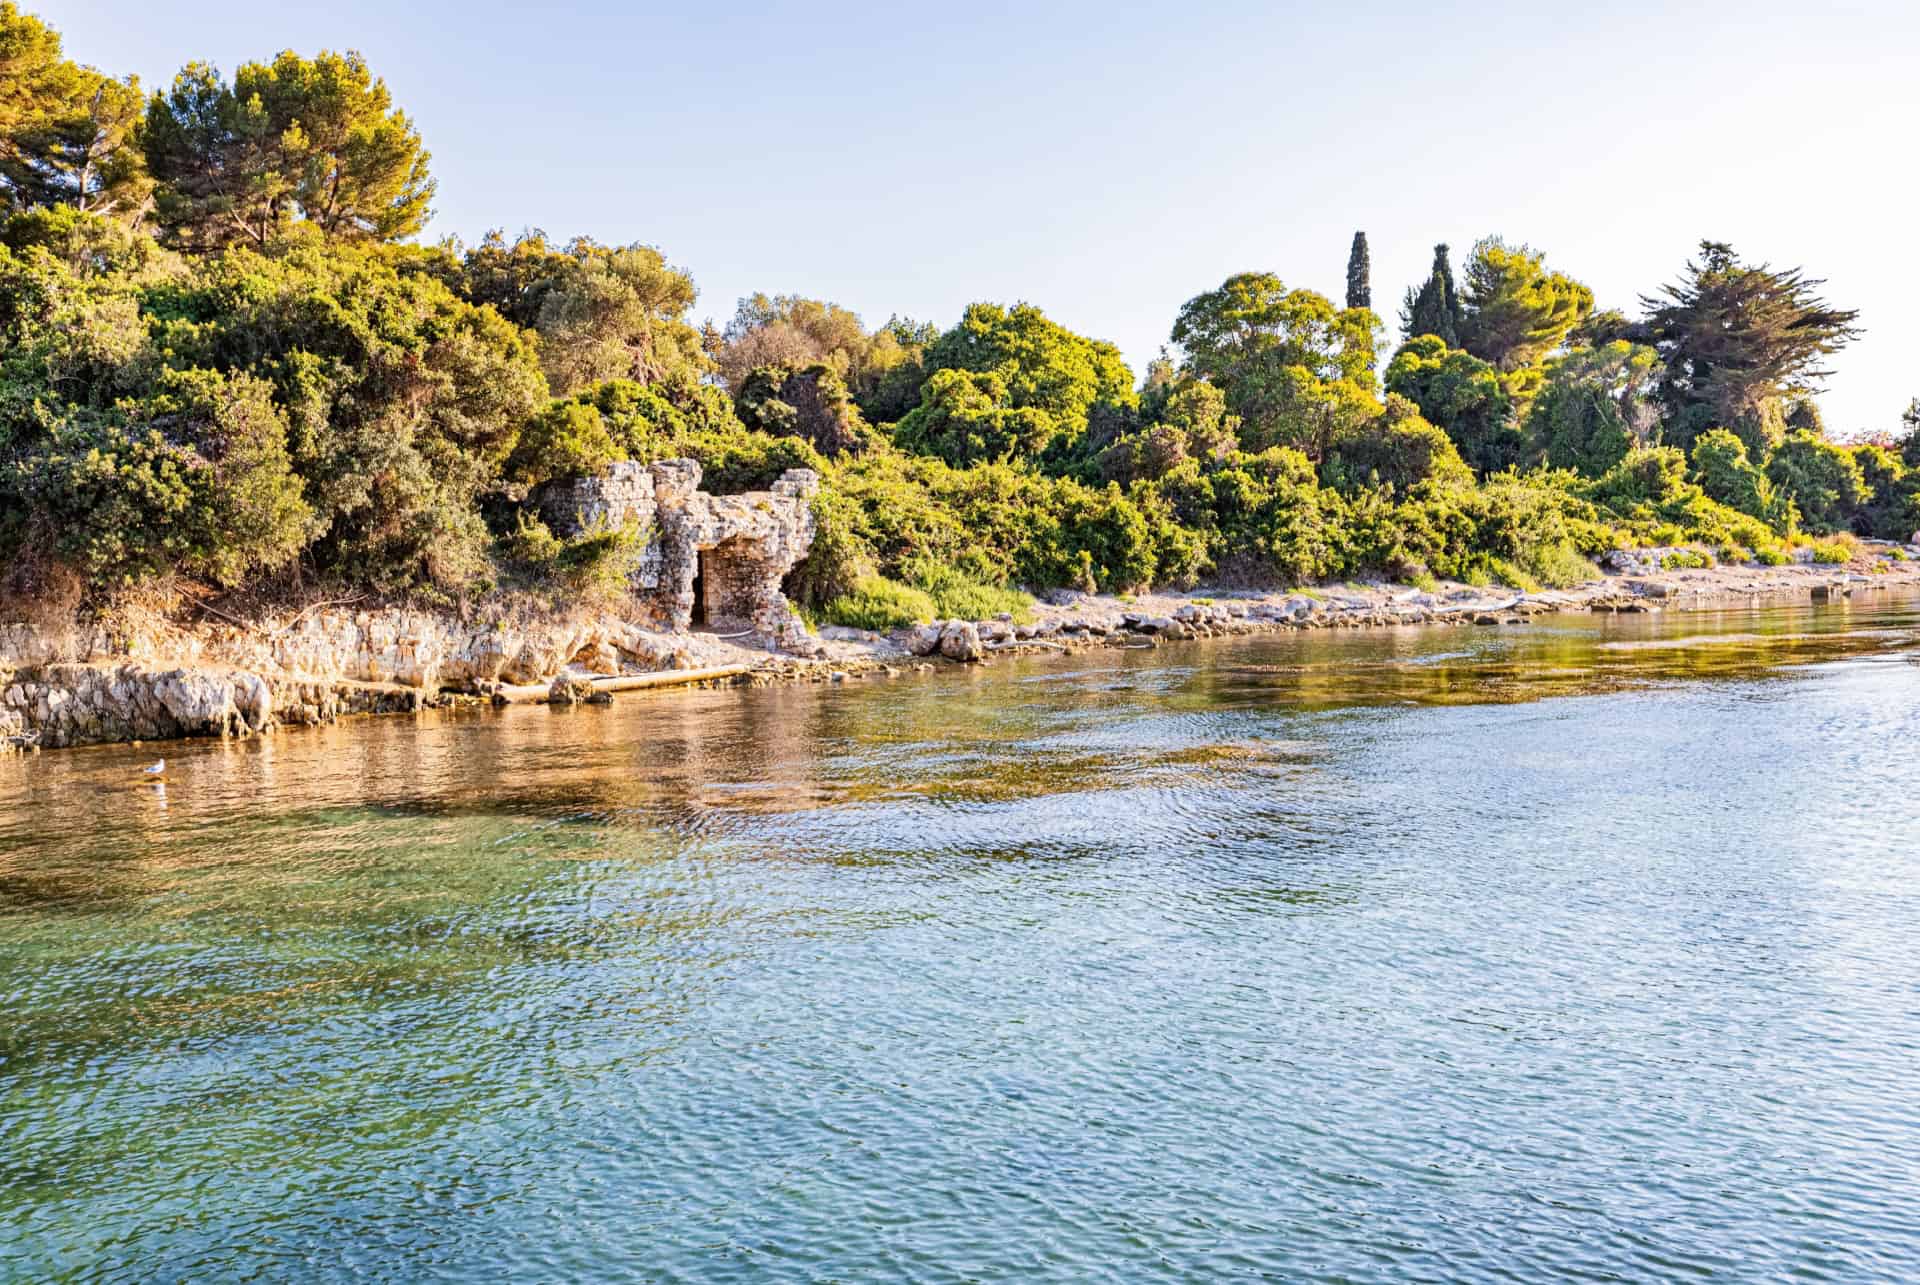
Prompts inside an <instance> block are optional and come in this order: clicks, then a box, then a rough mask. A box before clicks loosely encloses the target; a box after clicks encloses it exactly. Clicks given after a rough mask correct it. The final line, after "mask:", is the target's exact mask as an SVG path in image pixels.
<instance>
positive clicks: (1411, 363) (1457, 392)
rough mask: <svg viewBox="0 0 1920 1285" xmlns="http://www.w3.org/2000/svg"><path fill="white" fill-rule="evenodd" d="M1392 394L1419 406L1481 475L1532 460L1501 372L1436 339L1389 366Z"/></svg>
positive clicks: (1426, 339)
mask: <svg viewBox="0 0 1920 1285" xmlns="http://www.w3.org/2000/svg"><path fill="white" fill-rule="evenodd" d="M1387 391H1388V392H1389V393H1396V394H1398V395H1400V396H1401V397H1404V398H1406V399H1407V400H1409V401H1411V402H1412V403H1413V404H1414V405H1415V406H1418V407H1419V408H1420V413H1421V415H1423V416H1425V417H1426V418H1427V419H1428V420H1429V421H1431V422H1432V423H1434V424H1436V425H1438V426H1439V427H1440V428H1441V429H1442V430H1444V431H1445V432H1446V434H1447V436H1448V437H1449V438H1451V439H1453V443H1454V445H1455V446H1457V447H1459V449H1460V455H1461V458H1463V459H1465V460H1466V462H1467V463H1468V464H1469V465H1471V466H1472V467H1473V468H1474V469H1476V470H1478V471H1479V472H1481V473H1498V472H1501V471H1503V470H1505V469H1509V468H1512V467H1514V466H1516V465H1518V464H1520V463H1521V462H1522V461H1523V459H1524V458H1525V456H1526V454H1527V451H1528V445H1527V436H1526V434H1525V433H1523V432H1521V430H1520V428H1519V426H1518V425H1517V424H1516V422H1515V416H1514V404H1513V397H1512V394H1511V393H1509V392H1508V390H1507V385H1506V382H1505V381H1504V380H1502V379H1501V377H1500V372H1499V371H1497V370H1495V369H1494V368H1493V367H1492V366H1491V365H1489V364H1488V363H1486V362H1484V361H1481V360H1480V359H1479V358H1477V357H1475V356H1473V355H1472V354H1471V353H1467V352H1464V351H1462V350H1460V349H1457V348H1449V347H1447V346H1446V344H1444V343H1443V342H1441V340H1440V339H1439V338H1438V337H1437V336H1435V335H1420V336H1418V337H1416V338H1413V339H1410V340H1408V341H1407V342H1406V343H1405V344H1403V345H1401V347H1400V351H1399V352H1397V353H1395V354H1394V355H1393V360H1392V361H1391V362H1389V363H1388V364H1387Z"/></svg>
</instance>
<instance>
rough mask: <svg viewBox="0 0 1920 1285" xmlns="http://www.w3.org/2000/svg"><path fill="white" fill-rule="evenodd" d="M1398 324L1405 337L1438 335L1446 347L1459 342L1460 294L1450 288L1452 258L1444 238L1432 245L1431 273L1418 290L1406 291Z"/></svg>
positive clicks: (1451, 283)
mask: <svg viewBox="0 0 1920 1285" xmlns="http://www.w3.org/2000/svg"><path fill="white" fill-rule="evenodd" d="M1400 328H1401V330H1402V331H1404V332H1405V333H1406V337H1407V338H1408V339H1417V338H1419V337H1420V336H1421V335H1438V336H1439V337H1440V338H1441V339H1442V340H1443V341H1444V342H1445V343H1446V345H1447V347H1449V348H1458V347H1459V346H1460V296H1459V295H1458V294H1457V293H1456V292H1455V291H1454V288H1453V261H1452V259H1451V258H1450V257H1449V255H1448V251H1447V247H1446V244H1445V243H1444V242H1443V243H1442V244H1440V245H1436V246H1434V247H1433V275H1431V276H1429V277H1428V278H1427V281H1426V284H1425V285H1423V286H1421V287H1420V289H1419V291H1418V292H1415V291H1413V290H1409V291H1407V298H1406V302H1405V303H1404V304H1403V305H1402V306H1401V309H1400Z"/></svg>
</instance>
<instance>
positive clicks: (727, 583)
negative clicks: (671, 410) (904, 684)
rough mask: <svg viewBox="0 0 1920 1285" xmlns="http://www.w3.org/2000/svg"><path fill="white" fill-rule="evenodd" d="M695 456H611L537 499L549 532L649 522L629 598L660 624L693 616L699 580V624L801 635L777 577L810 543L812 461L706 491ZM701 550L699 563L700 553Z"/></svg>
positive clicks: (677, 625)
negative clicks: (772, 478) (611, 461)
mask: <svg viewBox="0 0 1920 1285" xmlns="http://www.w3.org/2000/svg"><path fill="white" fill-rule="evenodd" d="M699 488H700V465H699V463H698V462H696V461H694V460H657V461H655V462H654V463H652V464H649V465H644V466H642V465H639V464H633V463H622V464H616V465H614V466H613V467H612V468H611V469H609V470H608V472H607V473H606V474H605V475H604V476H601V477H594V478H581V479H577V480H575V481H573V482H571V483H567V484H565V485H563V486H561V487H559V488H556V489H554V490H552V491H551V492H549V493H548V495H547V496H546V497H545V498H544V499H543V501H542V508H543V510H544V511H545V512H546V514H547V520H548V522H549V524H550V525H552V526H553V527H554V528H555V529H556V530H559V531H563V532H566V533H568V534H575V533H577V532H579V531H582V530H586V529H589V528H591V527H592V526H593V525H595V524H596V523H613V522H622V521H627V520H643V521H647V522H649V523H650V524H651V527H650V530H649V537H650V538H649V540H648V543H647V550H646V553H645V554H644V555H643V556H642V559H641V566H640V570H639V571H638V572H637V573H636V574H635V575H634V577H633V581H632V583H633V589H634V596H635V598H636V600H637V601H638V602H639V603H640V604H641V605H642V606H643V607H644V608H645V609H646V610H647V611H648V613H649V614H650V615H651V616H652V617H653V619H654V622H655V623H656V624H658V625H659V626H660V627H661V628H663V629H674V630H684V629H687V628H689V627H691V625H692V623H693V619H694V614H695V612H694V606H695V604H694V580H695V577H696V576H699V575H700V574H701V571H702V567H703V565H704V568H705V576H704V577H703V579H702V585H701V588H702V591H703V594H704V602H703V604H702V605H703V606H704V607H705V608H706V612H705V614H706V616H707V624H708V626H709V627H710V628H711V627H719V626H727V625H731V626H737V627H738V628H739V629H740V630H742V631H746V630H751V631H752V632H754V633H756V634H758V635H760V636H761V637H762V638H764V639H765V640H766V641H768V642H770V643H773V644H775V645H791V644H797V643H798V642H799V641H800V640H801V639H802V638H803V637H804V634H805V631H804V629H801V628H800V627H799V624H798V622H797V621H796V620H795V618H794V616H793V613H792V612H791V611H789V610H788V607H787V599H786V595H785V594H784V593H782V592H781V588H780V586H781V582H782V581H783V580H785V578H786V575H787V572H789V571H791V570H792V569H793V568H794V567H795V566H796V565H797V564H798V563H799V562H800V560H801V559H802V558H804V557H806V556H807V550H808V549H810V548H811V547H812V546H813V534H814V525H813V506H812V503H811V501H812V498H813V495H814V492H815V491H817V490H818V489H819V478H818V477H817V476H816V475H815V474H814V473H813V471H812V470H811V469H789V470H787V472H785V473H784V474H782V475H781V477H780V479H779V480H778V481H777V482H775V483H774V484H773V486H772V488H771V489H769V490H766V491H749V492H746V493H745V494H741V495H709V494H707V493H706V492H705V491H702V490H700V489H699ZM703 553H704V554H705V555H706V556H705V559H704V564H703V559H702V557H701V555H702V554H703Z"/></svg>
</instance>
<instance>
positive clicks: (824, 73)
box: [22, 0, 1920, 430]
mask: <svg viewBox="0 0 1920 1285" xmlns="http://www.w3.org/2000/svg"><path fill="white" fill-rule="evenodd" d="M22 7H23V8H26V9H29V10H32V11H34V12H38V13H40V14H41V15H42V16H43V17H45V18H47V19H48V20H49V21H51V22H52V23H53V24H54V25H56V26H57V27H59V28H60V29H61V30H62V31H63V33H64V34H65V36H66V40H67V48H68V51H69V53H70V55H71V56H73V57H76V58H78V59H80V60H82V61H85V62H90V63H93V64H95V65H96V66H99V67H100V68H102V69H103V70H109V71H113V72H116V73H125V72H129V71H131V72H136V73H138V74H139V75H140V77H141V79H142V80H143V81H145V82H147V83H148V84H149V85H158V84H163V83H164V82H165V81H166V80H167V79H168V78H170V77H171V75H172V73H173V71H174V70H175V69H177V68H178V66H179V65H180V64H181V63H183V62H185V61H187V60H188V59H193V58H199V59H205V60H209V61H212V62H214V63H215V64H217V65H218V66H220V67H221V68H222V69H223V70H225V71H228V72H231V70H232V69H233V68H234V66H236V65H237V64H238V63H240V62H244V61H247V60H250V59H264V58H267V57H270V56H271V55H272V54H273V53H275V52H277V51H278V50H280V49H283V48H292V49H296V50H299V51H301V52H302V53H309V54H310V53H313V52H316V51H317V50H319V49H322V48H335V49H344V48H352V49H358V50H360V51H361V52H363V53H364V54H365V55H366V56H367V58H368V60H369V61H370V62H371V63H372V65H373V67H374V69H375V70H376V71H377V72H378V73H379V74H381V75H383V76H384V77H385V78H386V79H387V82H388V84H389V85H390V86H391V87H392V90H393V93H394V96H395V99H396V101H397V102H399V103H400V104H401V105H402V106H404V107H405V108H406V109H407V110H408V111H409V112H411V113H412V114H413V116H414V117H415V118H416V120H417V121H418V123H419V126H420V129H421V131H422V133H423V134H424V135H425V137H426V140H427V143H428V146H429V147H430V148H431V150H432V152H433V157H434V165H433V169H434V172H435V174H436V175H437V177H438V178H439V180H440V191H439V196H438V199H437V201H436V203H435V206H436V210H437V215H436V217H435V219H434V222H433V225H432V228H431V230H430V235H440V234H446V233H457V234H459V235H461V236H464V237H467V238H469V239H472V238H474V237H477V236H478V235H479V234H481V233H482V232H484V231H485V230H486V229H487V228H489V227H495V226H499V227H504V228H506V229H508V230H509V231H514V230H518V229H520V228H522V227H540V228H544V229H545V230H546V231H547V232H548V233H550V234H552V235H554V236H558V237H567V236H571V235H574V234H576V233H585V234H588V235H591V236H594V237H596V238H599V239H601V240H605V241H616V242H618V241H645V242H648V243H650V244H654V245H657V246H659V247H661V249H662V250H664V251H665V252H666V254H667V255H668V257H669V258H671V259H672V260H673V261H674V262H675V263H678V264H680V265H681V266H683V267H686V268H688V269H689V270H691V271H692V273H693V275H694V279H695V280H696V282H698V284H699V286H700V290H701V297H700V303H699V305H698V307H697V308H696V309H695V319H696V320H697V319H699V318H700V317H704V316H713V317H715V318H717V319H719V320H722V321H724V320H725V318H726V317H727V316H728V315H730V314H731V312H732V311H733V305H734V301H735V299H736V298H737V297H738V296H740V295H742V294H745V293H749V292H751V291H754V290H766V291H769V292H793V293H800V294H806V295H812V296H818V297H823V298H827V299H832V300H835V301H837V302H839V303H841V304H844V305H846V306H847V307H850V308H853V309H855V310H856V311H858V312H860V313H861V314H862V316H863V317H865V318H866V319H867V321H868V322H869V323H870V324H873V323H877V322H880V321H884V320H885V319H886V318H887V316H888V315H889V314H892V313H896V312H897V313H900V314H903V315H907V316H912V317H915V318H918V319H922V320H932V321H937V322H941V323H943V324H944V323H948V322H951V321H952V320H953V319H954V318H955V317H957V316H958V314H959V312H960V310H961V309H962V308H963V307H964V306H965V305H966V304H967V303H968V302H969V301H972V300H976V299H991V300H1003V301H1012V300H1015V299H1026V300H1029V301H1031V302H1033V303H1036V304H1038V305H1040V306H1041V307H1043V308H1045V309H1046V310H1047V311H1048V313H1049V314H1050V315H1052V316H1054V317H1055V318H1057V319H1058V320H1060V321H1061V322H1063V323H1064V324H1066V325H1069V326H1071V327H1073V328H1074V329H1076V330H1080V331H1083V332H1086V333H1088V334H1092V335H1096V336H1099V337H1102V338H1107V339H1111V340H1113V341H1114V342H1116V343H1118V344H1119V345H1120V346H1121V348H1122V349H1124V350H1125V352H1126V354H1127V356H1128V358H1129V360H1130V361H1131V362H1132V363H1133V364H1134V367H1135V369H1136V370H1138V369H1139V368H1140V367H1142V366H1143V365H1144V363H1145V362H1146V361H1147V359H1148V358H1150V357H1151V356H1152V355H1153V354H1154V352H1155V350H1156V349H1157V348H1158V347H1159V346H1160V345H1161V344H1162V343H1164V342H1165V341H1166V337H1167V331H1168V329H1169V328H1170V326H1171V325H1172V321H1173V317H1174V313H1175V312H1176V310H1177V309H1178V308H1179V306H1180V304H1181V303H1182V302H1184V301H1185V300H1186V299H1188V298H1189V297H1191V296H1192V295H1194V294H1196V293H1198V292H1199V291H1201V290H1204V289H1207V288H1208V287H1210V286H1212V285H1215V284H1217V283H1218V282H1219V281H1220V280H1221V279H1222V278H1223V277H1225V276H1226V275H1227V274H1229V273H1232V272H1236V271H1241V270H1246V269H1253V268H1258V269H1267V270H1272V271H1275V272H1278V273H1279V274H1280V275H1281V277H1282V278H1283V279H1285V280H1286V281H1287V282H1288V283H1289V284H1291V285H1303V286H1309V287H1312V288H1314V289H1318V290H1321V291H1323V292H1326V293H1328V294H1332V295H1335V296H1336V297H1337V296H1338V294H1339V293H1340V291H1341V290H1342V289H1343V288H1344V270H1345V263H1346V255H1347V246H1348V242H1349V240H1350V238H1351V236H1352V234H1353V231H1354V230H1355V229H1356V228H1364V229H1366V231H1367V233H1368V235H1369V237H1370V239H1371V241H1372V245H1373V282H1374V301H1375V307H1376V310H1378V311H1380V312H1381V313H1382V315H1383V317H1385V318H1386V319H1387V320H1388V321H1389V323H1390V324H1391V322H1392V320H1393V318H1394V315H1395V312H1396V309H1397V304H1398V300H1399V296H1400V293H1401V291H1402V289H1403V288H1404V287H1405V286H1406V285H1407V284H1408V283H1410V282H1412V281H1414V280H1416V279H1417V278H1418V277H1420V276H1423V275H1424V273H1425V271H1426V267H1427V263H1428V260H1429V258H1430V256H1431V253H1432V249H1431V247H1432V246H1433V244H1434V243H1435V242H1436V241H1442V240H1444V241H1448V242H1450V243H1451V244H1453V245H1454V246H1455V247H1456V252H1458V251H1462V250H1464V249H1465V248H1466V247H1467V246H1468V245H1470V244H1471V243H1472V242H1473V241H1474V240H1475V239H1477V238H1478V237H1480V236H1482V235H1484V234H1487V233H1490V232H1499V233H1502V234H1504V235H1505V236H1507V237H1508V238H1509V239H1518V240H1525V241H1527V242H1529V243H1531V244H1532V245H1534V246H1535V247H1536V248H1539V249H1543V250H1545V251H1546V252H1547V255H1548V262H1549V263H1550V264H1552V265H1554V266H1556V267H1559V268H1561V269H1564V270H1566V271H1568V272H1571V273H1573V274H1574V275H1575V276H1578V277H1580V278H1581V279H1583V280H1585V281H1587V282H1588V283H1589V284H1591V285H1592V286H1593V287H1594V289H1595V291H1596V292H1597V293H1598V295H1599V297H1600V301H1601V303H1602V305H1603V306H1608V305H1611V306H1618V307H1622V308H1625V309H1627V310H1629V311H1637V302H1636V301H1637V299H1638V296H1639V295H1640V294H1641V293H1643V292H1650V291H1651V290H1653V289H1654V288H1655V287H1656V286H1658V285H1659V284H1661V283H1663V282H1665V281H1667V280H1670V279H1671V278H1672V277H1673V276H1674V274H1675V273H1676V272H1677V271H1678V269H1679V268H1680V267H1681V265H1682V264H1683V262H1684V261H1685V259H1686V258H1687V257H1688V256H1689V254H1690V253H1691V252H1692V249H1693V246H1694V244H1695V243H1696V242H1697V241H1699V240H1700V238H1702V237H1712V238H1715V239H1718V240H1725V241H1731V242H1732V243H1733V244H1734V246H1735V247H1736V248H1737V249H1738V250H1739V251H1741V253H1742V254H1744V255H1746V256H1748V257H1750V258H1754V259H1766V260H1770V261H1772V262H1774V263H1776V264H1804V265H1805V266H1806V267H1807V268H1808V269H1809V270H1810V271H1811V272H1812V273H1813V274H1814V275H1816V276H1824V277H1826V278H1827V279H1828V283H1829V284H1828V294H1829V296H1830V297H1831V298H1832V299H1833V300H1834V301H1835V302H1836V303H1839V304H1841V305H1843V306H1847V307H1855V308H1859V309H1860V310H1861V312H1862V324H1863V325H1865V327H1866V328H1867V331H1868V333H1867V337H1866V338H1865V339H1864V340H1862V341H1861V342H1860V343H1859V344H1858V345H1856V346H1855V347H1854V348H1852V349H1850V350H1849V351H1847V352H1846V353H1843V354H1842V355H1841V356H1840V357H1839V358H1838V359H1837V361H1836V362H1835V369H1836V374H1835V377H1834V378H1833V379H1832V380H1831V381H1830V383H1829V391H1828V393H1827V395H1826V397H1825V398H1824V406H1825V409H1826V412H1827V418H1828V423H1829V426H1830V427H1832V428H1834V429H1836V430H1854V429H1889V428H1892V427H1894V426H1895V424H1896V423H1897V421H1898V416H1899V412H1900V410H1901V409H1902V408H1903V407H1904V406H1905V405H1906V403H1907V399H1908V398H1909V397H1912V396H1914V395H1916V394H1920V358H1917V357H1916V354H1920V307H1917V306H1916V295H1917V294H1920V255H1917V254H1916V251H1915V248H1914V234H1915V228H1916V212H1917V211H1920V162H1916V159H1915V157H1916V152H1915V148H1914V142H1913V140H1914V138H1915V136H1916V134H1917V133H1920V71H1917V68H1920V3H1916V2H1915V0H1855V2H1853V3H1849V2H1848V0H1826V2H1825V3H1815V2H1814V0H1805V2H1804V3H1799V4H1784V3H1779V2H1778V0H1739V2H1725V0H1721V2H1715V3H1686V0H1673V2H1672V3H1653V2H1651V0H1621V2H1619V3H1615V4H1612V5H1605V6H1593V5H1589V6H1548V5H1542V4H1538V3H1527V4H1507V3H1498V2H1494V3H1483V4H1474V5H1447V4H1434V3H1411V2H1407V0H1351V2H1350V3H1346V4H1339V5H1335V4H1324V3H1323V4H1286V3H1277V2H1269V3H1233V4H1213V3H1205V2H1200V3H1188V4H1175V5H1156V6H1153V7H1152V8H1151V9H1147V8H1144V7H1143V8H1133V7H1129V6H1123V5H1115V4H1104V5H1093V4H1083V3H1058V4H1046V5H1042V4H1004V5H1003V4H994V3H975V4H968V5H939V6H917V5H891V4H858V5H855V4H841V5H834V4H805V5H803V4H792V5H764V4H754V3H734V4H729V5H701V4H696V3H677V4H672V5H643V4H634V5H628V4H616V3H612V2H611V0H601V2H599V3H573V4H549V5H544V6H536V5H519V4H516V5H507V4H500V3H488V2H486V0H470V2H467V3H460V4H453V3H445V2H443V0H417V2H411V3H399V2H396V0H382V2H380V3H374V2H371V0H332V2H330V3H325V4H303V5H284V6H282V5H263V4H260V3H258V2H257V0H255V2H253V3H245V4H242V3H235V2H233V0H183V2H180V3H164V2H162V3H150V4H133V3H129V2H128V0H113V2H112V3H107V2H105V0H22ZM1669 10H1677V11H1680V12H1669Z"/></svg>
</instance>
